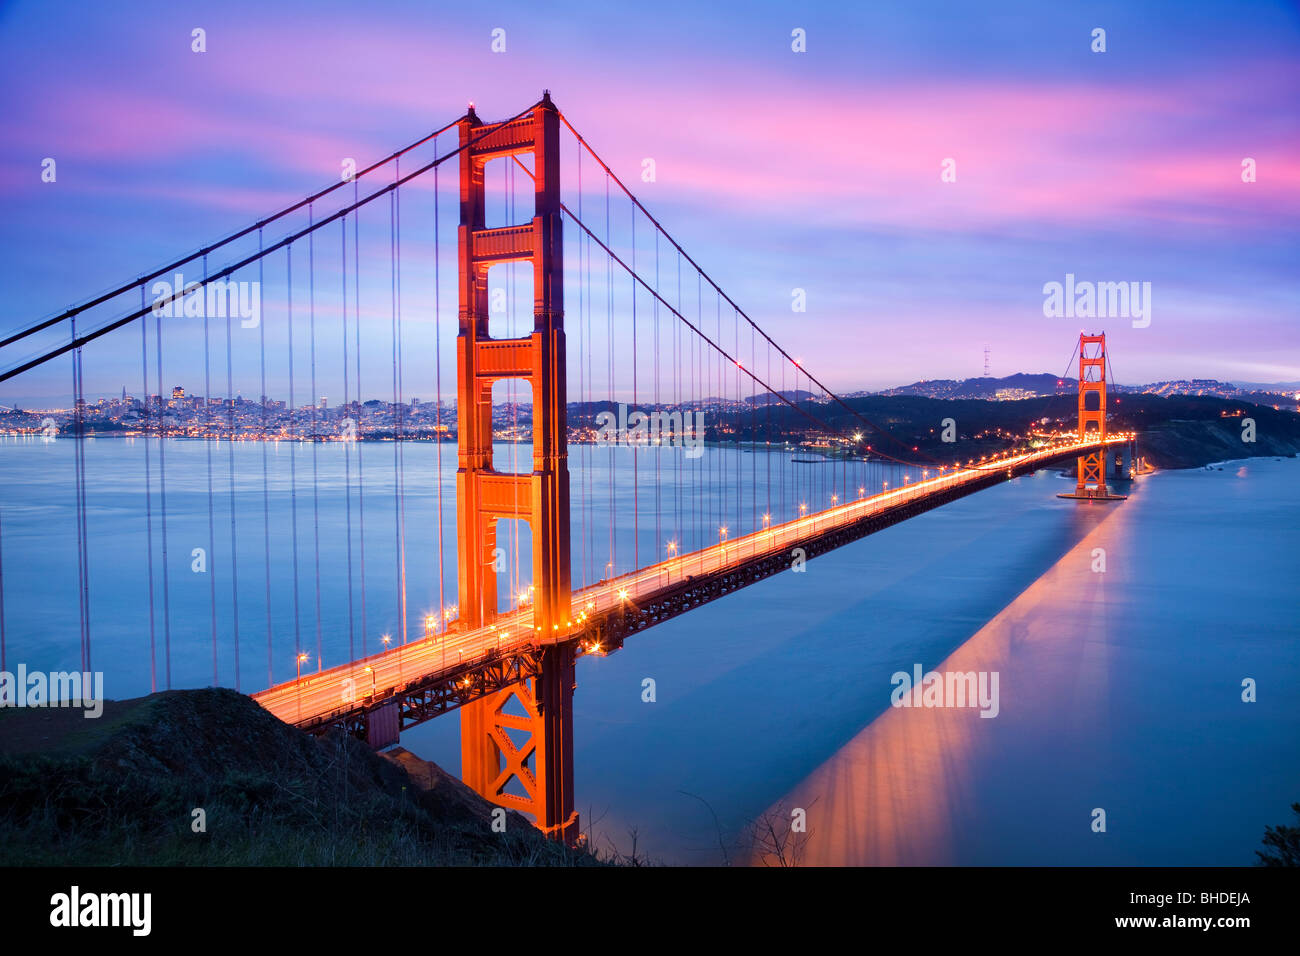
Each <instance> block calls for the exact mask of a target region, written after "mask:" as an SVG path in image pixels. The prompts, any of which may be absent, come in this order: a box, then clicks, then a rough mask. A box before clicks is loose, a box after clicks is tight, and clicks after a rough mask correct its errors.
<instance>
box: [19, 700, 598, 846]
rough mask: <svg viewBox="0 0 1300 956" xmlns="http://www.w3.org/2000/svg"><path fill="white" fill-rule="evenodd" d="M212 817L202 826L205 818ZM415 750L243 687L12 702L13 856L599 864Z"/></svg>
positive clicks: (205, 820)
mask: <svg viewBox="0 0 1300 956" xmlns="http://www.w3.org/2000/svg"><path fill="white" fill-rule="evenodd" d="M196 810H202V811H203V813H202V817H203V824H204V825H203V827H202V829H201V830H200V829H199V828H198V826H197V820H198V817H199V815H198V814H196V813H195V811H196ZM491 812H492V805H491V804H489V803H488V802H487V801H485V800H483V798H481V797H480V796H478V795H477V794H476V793H474V792H473V791H471V790H470V789H469V788H468V787H466V786H465V785H464V784H462V783H461V782H460V781H458V780H456V779H455V778H453V777H451V776H450V775H448V774H446V773H444V772H443V771H442V770H440V769H439V768H438V767H437V766H435V765H434V764H430V763H427V762H425V761H422V760H420V759H419V758H417V757H415V756H414V755H413V754H410V753H408V752H406V751H402V750H400V748H399V749H398V750H396V751H393V752H390V753H389V754H383V755H381V754H376V753H375V752H373V751H372V750H370V749H369V748H368V747H367V746H366V745H365V744H363V743H361V742H360V741H358V740H355V739H353V738H351V737H348V736H346V735H344V734H341V733H332V734H329V735H326V736H323V737H319V738H318V737H314V736H311V735H309V734H305V733H303V732H301V731H299V730H297V729H295V728H293V727H290V726H288V725H287V724H284V723H282V722H281V721H280V720H278V719H277V718H275V717H273V716H272V715H271V714H269V713H267V712H266V711H265V710H263V709H262V708H261V707H259V706H258V705H257V704H256V703H254V702H253V700H252V699H251V698H249V697H246V696H244V695H243V694H240V693H237V692H235V691H232V690H227V689H221V688H213V689H207V690H189V691H167V692H164V693H158V694H152V695H150V696H148V697H141V698H136V699H134V700H125V701H108V702H107V703H106V704H105V707H104V713H103V715H102V716H101V717H99V718H97V719H87V718H85V717H84V716H83V713H82V711H81V710H79V709H75V708H66V709H64V708H32V709H11V708H6V709H4V710H0V833H2V834H3V839H0V865H3V866H21V865H65V864H75V865H81V866H85V865H102V866H123V865H136V866H140V865H144V866H149V865H171V866H175V865H195V866H249V865H252V866H261V865H267V866H367V865H368V866H401V865H412V866H420V865H433V866H436V865H506V866H517V865H523V866H528V865H552V866H572V865H584V864H592V863H596V862H597V861H596V859H595V858H594V857H593V856H592V855H591V854H589V853H586V852H583V851H580V850H571V849H568V848H566V847H563V846H561V845H559V844H556V843H553V842H551V841H548V840H546V839H544V838H543V837H542V835H541V834H540V833H539V832H538V831H537V830H536V829H535V828H533V827H532V826H531V825H530V824H529V822H528V821H527V820H526V819H525V818H524V817H522V816H520V815H518V814H515V813H510V814H508V815H507V821H506V829H505V832H504V833H494V832H492V827H491Z"/></svg>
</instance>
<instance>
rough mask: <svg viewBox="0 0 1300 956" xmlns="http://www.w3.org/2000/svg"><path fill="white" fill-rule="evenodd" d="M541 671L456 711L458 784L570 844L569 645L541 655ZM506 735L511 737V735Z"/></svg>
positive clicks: (574, 829)
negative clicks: (535, 675)
mask: <svg viewBox="0 0 1300 956" xmlns="http://www.w3.org/2000/svg"><path fill="white" fill-rule="evenodd" d="M541 653H542V669H541V670H542V673H541V676H540V677H535V678H532V679H530V680H527V681H523V682H521V683H518V684H513V685H511V686H510V687H507V688H506V689H505V690H501V691H497V692H496V693H494V694H490V695H488V696H487V697H484V698H483V699H481V700H478V701H475V702H474V703H472V704H466V705H465V706H464V707H462V708H461V711H460V720H461V724H460V727H461V731H460V742H461V779H462V780H464V782H465V783H466V785H467V786H469V787H470V788H472V789H473V790H474V791H475V792H477V793H479V794H481V795H482V796H484V797H486V798H487V799H489V800H491V801H492V802H493V803H496V804H498V805H500V806H503V807H508V808H510V809H512V810H518V811H519V812H521V813H526V814H529V815H530V816H532V817H533V818H534V820H535V822H536V824H537V827H538V828H539V829H540V830H542V832H544V833H545V834H546V835H547V836H550V837H552V838H554V839H559V840H564V841H565V842H566V843H570V844H571V843H573V842H574V841H575V840H576V839H577V835H578V814H577V813H576V812H575V811H574V809H573V690H574V686H575V680H574V654H573V643H572V642H566V643H563V644H554V645H552V646H550V647H547V648H544V649H543V650H542V652H541ZM510 731H516V732H517V733H516V734H515V735H514V736H512V735H511V734H510Z"/></svg>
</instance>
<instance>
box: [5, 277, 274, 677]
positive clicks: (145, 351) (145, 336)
mask: <svg viewBox="0 0 1300 956" xmlns="http://www.w3.org/2000/svg"><path fill="white" fill-rule="evenodd" d="M140 308H141V309H142V310H143V309H144V308H145V297H144V283H143V282H141V283H140ZM140 371H141V387H142V388H143V389H144V427H143V428H142V429H141V432H142V435H143V440H144V536H145V555H146V561H147V564H146V570H147V571H148V572H149V693H151V694H152V693H154V692H155V691H157V690H158V651H157V635H156V627H155V622H154V597H153V477H152V475H151V474H150V471H151V468H150V462H149V441H150V438H149V323H148V322H147V321H145V320H144V319H141V320H140ZM0 601H3V595H0ZM4 669H5V668H4V664H3V662H0V670H4ZM268 686H269V685H268Z"/></svg>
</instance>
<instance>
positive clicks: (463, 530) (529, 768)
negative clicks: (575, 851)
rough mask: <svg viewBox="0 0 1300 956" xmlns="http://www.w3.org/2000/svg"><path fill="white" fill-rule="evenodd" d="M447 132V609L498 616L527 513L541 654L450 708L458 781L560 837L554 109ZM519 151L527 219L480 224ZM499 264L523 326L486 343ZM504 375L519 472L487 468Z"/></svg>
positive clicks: (565, 726) (563, 698)
mask: <svg viewBox="0 0 1300 956" xmlns="http://www.w3.org/2000/svg"><path fill="white" fill-rule="evenodd" d="M459 128H460V146H461V154H460V231H459V238H458V272H459V283H460V333H459V336H458V338H457V342H456V362H457V368H456V377H457V398H458V401H459V405H458V416H459V423H458V430H459V468H458V471H457V473H456V504H457V523H456V533H457V561H458V572H459V573H458V579H459V592H458V596H459V601H460V606H459V618H460V621H461V623H462V625H463V626H465V627H469V628H474V627H480V626H483V625H486V624H490V623H491V622H492V621H493V620H494V619H495V618H496V617H497V613H498V608H497V578H496V574H495V572H494V569H493V568H494V563H495V558H496V554H495V551H496V538H497V522H498V520H500V519H503V518H504V519H519V520H523V521H527V522H528V524H529V527H530V529H531V533H532V579H533V588H534V594H533V599H532V600H533V617H534V621H533V623H534V639H535V641H536V645H537V651H536V657H537V660H538V661H539V662H540V673H539V675H538V676H537V677H534V678H530V679H528V680H525V681H522V682H520V683H518V684H515V685H513V686H511V687H508V688H506V689H504V690H501V691H498V692H497V693H495V694H491V695H488V696H487V697H484V698H482V699H480V700H478V701H476V702H474V703H471V704H467V705H466V706H464V707H463V708H461V777H462V778H463V779H464V781H465V783H466V784H468V785H469V786H470V787H472V788H473V789H474V790H476V791H477V792H478V793H480V794H482V795H483V796H484V797H486V798H487V799H488V800H491V801H492V802H494V803H497V804H499V805H501V806H504V807H508V808H510V809H514V810H518V811H521V812H523V813H527V814H529V815H531V816H532V817H533V818H534V820H535V822H536V824H537V826H538V827H539V828H541V829H542V830H543V831H544V832H546V833H547V835H549V836H551V837H553V838H556V839H562V840H566V841H568V842H572V841H573V840H574V839H575V838H576V836H577V830H578V818H577V814H576V813H575V812H574V809H573V739H572V736H571V733H572V724H573V689H574V653H573V644H572V642H571V641H566V640H563V639H559V638H560V635H565V632H566V630H567V627H568V625H569V621H570V618H569V600H570V577H569V470H568V445H567V441H568V436H567V426H566V421H565V398H566V394H567V393H566V387H565V341H564V271H563V269H564V265H563V239H562V233H561V220H560V124H559V113H558V111H557V110H556V108H555V105H554V104H553V103H552V102H551V98H550V94H549V93H547V94H546V95H544V96H543V98H542V100H541V102H540V103H539V104H538V105H537V106H536V107H534V108H533V110H532V111H531V112H530V113H527V114H525V115H524V116H522V117H520V118H517V119H515V120H512V121H510V122H506V123H496V124H491V123H487V124H485V123H483V122H482V121H481V120H480V119H479V118H478V116H477V115H475V113H474V108H473V107H472V106H471V107H470V109H469V111H468V112H467V113H466V115H465V117H464V118H463V119H462V120H461V121H460V124H459ZM529 153H531V154H532V156H533V174H534V179H535V193H534V195H535V206H534V214H533V218H532V220H531V221H529V222H525V223H521V224H517V225H507V226H503V227H499V228H493V229H489V228H486V217H485V189H484V171H485V167H486V165H487V163H488V162H489V161H490V160H493V159H505V160H506V161H508V162H513V161H514V160H513V157H515V156H519V155H523V154H529ZM506 262H531V263H532V264H533V330H532V333H531V334H529V335H527V336H524V337H522V338H515V339H494V338H492V337H491V336H490V335H489V334H488V270H489V269H490V268H491V267H492V266H494V265H497V264H500V263H506ZM509 378H519V379H524V380H526V381H527V382H528V383H529V386H530V387H531V390H532V403H533V436H532V439H533V467H532V472H531V473H530V474H518V475H513V474H506V473H502V472H498V471H496V470H495V469H494V468H493V465H492V385H493V383H494V382H497V381H499V380H502V379H509ZM566 636H567V635H566ZM507 708H510V709H509V710H508V709H507ZM509 730H513V731H515V732H516V734H515V736H514V737H512V736H511V735H510V734H509V733H507V731H509ZM521 733H522V734H523V735H524V739H521V736H520V735H521Z"/></svg>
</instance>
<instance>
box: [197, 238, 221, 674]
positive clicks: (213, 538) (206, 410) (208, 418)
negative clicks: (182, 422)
mask: <svg viewBox="0 0 1300 956" xmlns="http://www.w3.org/2000/svg"><path fill="white" fill-rule="evenodd" d="M201 294H202V296H203V306H202V308H203V429H204V431H205V432H206V435H205V436H204V439H203V452H204V455H205V457H206V458H207V463H208V554H207V563H206V568H207V575H208V595H209V598H210V607H211V615H212V625H211V626H212V686H213V687H216V686H217V685H218V684H219V683H220V681H218V679H217V571H216V565H217V560H216V559H217V532H216V523H215V519H214V514H213V512H214V508H213V503H212V434H213V431H212V369H211V362H210V361H209V343H208V312H210V311H211V310H210V309H209V308H208V299H209V294H208V257H207V255H206V254H205V255H204V256H203V287H202V292H201Z"/></svg>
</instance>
